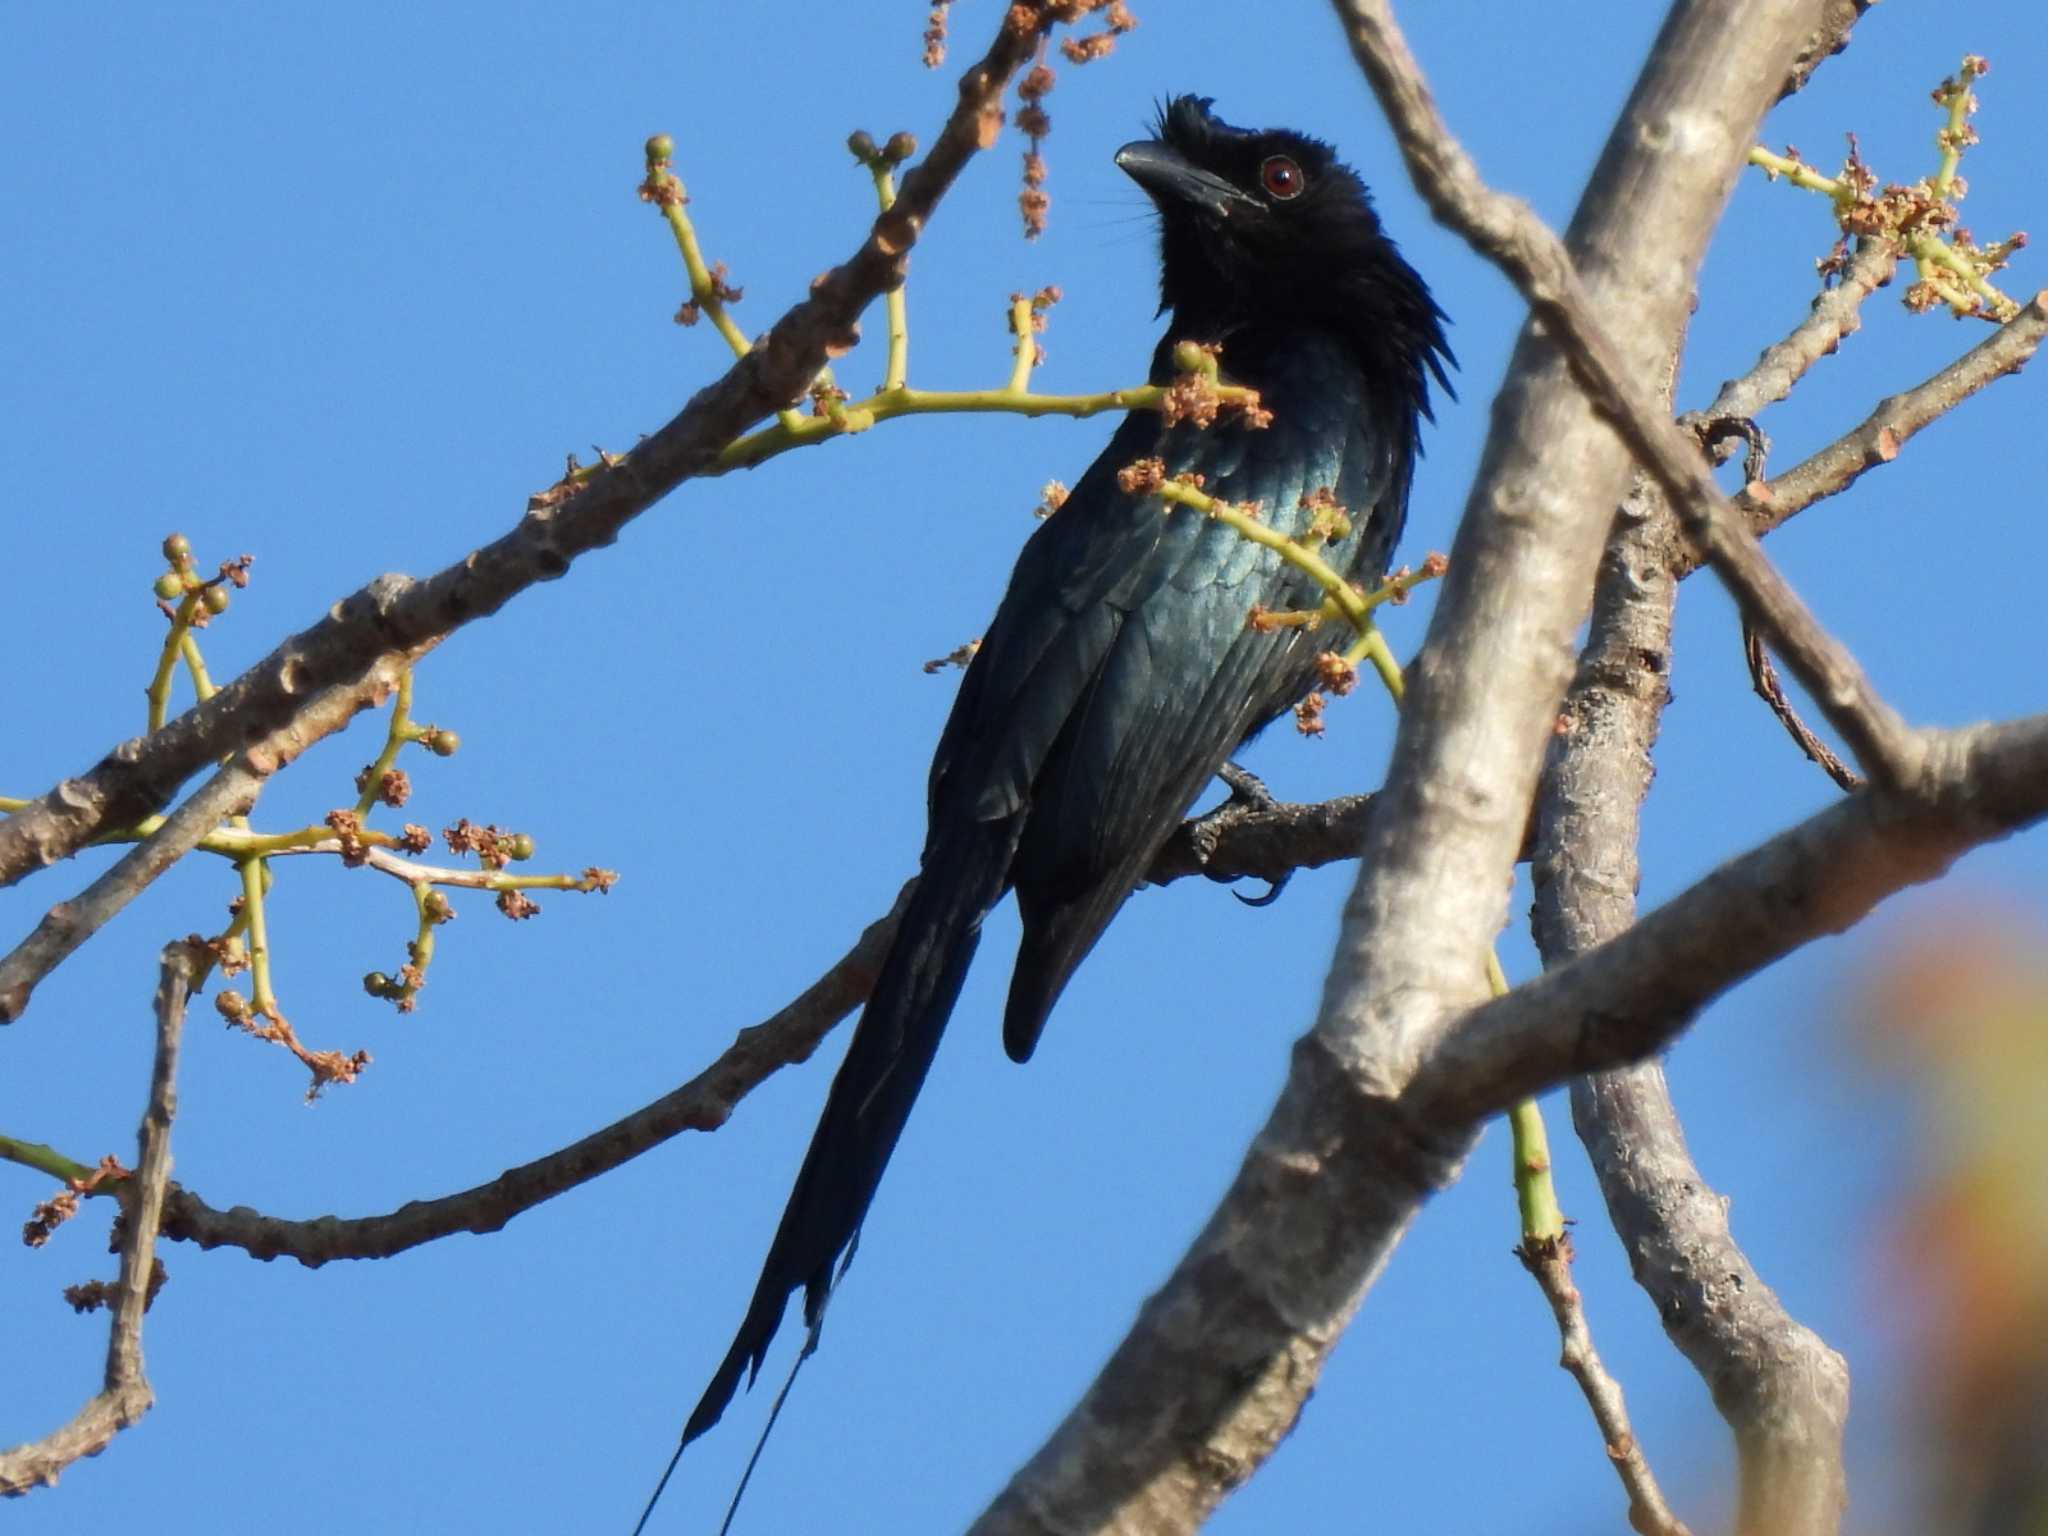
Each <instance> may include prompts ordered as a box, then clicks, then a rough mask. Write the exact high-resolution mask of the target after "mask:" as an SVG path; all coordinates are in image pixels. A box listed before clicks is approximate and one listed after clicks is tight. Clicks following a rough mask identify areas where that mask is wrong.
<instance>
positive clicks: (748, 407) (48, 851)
mask: <svg viewBox="0 0 2048 1536" xmlns="http://www.w3.org/2000/svg"><path fill="white" fill-rule="evenodd" d="M1055 13H1056V7H1055V6H1054V5H1053V4H1052V3H1051V0H1020V3H1018V4H1015V5H1011V6H1009V7H1007V9H1006V10H1005V13H1004V19H1003V21H1002V22H1001V23H1000V24H999V26H998V28H997V32H996V38H995V41H994V42H993V43H992V44H991V45H990V47H989V50H988V52H987V53H986V54H985V55H984V56H983V57H982V59H981V60H980V62H979V63H977V64H975V65H974V67H973V68H971V69H969V70H968V71H967V73H966V74H965V75H964V76H962V77H961V80H960V97H959V102H958V104H957V105H956V106H955V107H954V109H953V112H952V115H951V116H950V117H948V118H947V120H946V124H945V126H944V128H942V129H941V130H940V132H939V135H938V138H937V139H936V140H935V141H934V143H933V144H932V147H931V151H930V153H929V154H927V155H926V156H925V158H924V160H923V161H921V162H920V163H919V164H918V165H916V166H914V167H913V168H912V169H911V170H910V171H909V172H908V173H907V174H906V175H905V176H904V178H903V183H902V186H901V188H900V189H899V190H898V193H897V196H896V200H895V203H894V204H893V205H892V206H891V207H890V208H889V209H888V210H887V211H885V212H883V213H881V214H880V215H878V216H877V217H876V219H875V221H874V224H873V225H872V227H871V228H870V229H869V232H868V235H867V238H866V240H865V241H863V242H862V244H861V246H860V249H859V250H857V251H856V252H855V253H854V254H853V255H852V256H851V257H850V258H848V260H846V261H845V262H844V263H842V264H841V265H839V266H837V267H834V268H833V269H832V270H831V271H829V272H827V273H826V274H825V275H824V276H823V277H821V278H819V279H818V280H817V282H816V283H814V284H813V285H812V288H811V292H810V295H809V296H808V297H807V298H805V299H804V300H803V301H802V302H800V303H798V304H797V305H795V306H794V307H793V308H792V309H790V310H789V311H788V312H787V313H786V314H784V315H783V316H782V318H781V319H780V320H778V321H776V322H775V325H774V327H773V328H772V329H771V330H770V331H769V333H768V335H767V336H766V337H765V338H764V339H763V340H762V342H761V343H760V344H759V345H758V346H756V347H755V348H754V350H753V351H751V352H749V353H748V354H747V355H746V356H745V357H743V358H740V359H739V360H738V361H737V362H736V363H734V364H733V366H732V367H731V368H730V369H729V370H728V371H727V372H726V373H725V375H724V376H723V377H722V378H720V379H718V380H717V381H716V382H715V383H713V384H710V385H708V386H706V387H705V388H704V389H702V390H699V391H698V392H697V394H696V395H695V397H693V398H692V399H691V401H690V402H689V404H688V405H686V406H685V407H684V408H683V410H682V411H681V412H680V413H679V414H677V415H676V416H675V417H674V418H673V419H671V420H670V421H669V422H668V423H667V424H666V425H664V426H662V427H661V428H659V429H658V430H657V431H656V432H655V433H654V434H653V435H652V436H650V437H648V438H646V439H645V440H644V441H642V442H641V443H640V444H639V445H638V446H636V447H635V448H634V449H633V451H632V452H631V453H629V454H625V455H623V456H615V457H610V458H608V459H607V460H606V461H605V463H604V464H603V466H601V468H600V469H599V470H598V471H597V472H596V473H595V474H594V475H593V476H592V478H591V480H590V483H589V484H588V485H587V486H586V487H585V488H584V489H582V490H580V491H579V492H577V494H575V495H574V496H572V497H569V498H568V499H566V500H563V501H561V502H559V503H558V504H555V505H550V506H540V507H535V508H532V509H530V510H529V511H528V512H527V513H526V515H525V516H524V517H522V518H521V519H520V521H519V522H518V524H517V525H516V526H515V527H514V528H513V529H512V530H511V532H509V533H507V534H505V535H504V536H503V537H501V538H499V539H497V540H496V541H495V542H493V543H490V544H487V545H485V546H484V547H483V548H481V549H479V550H476V551H474V552H472V553H471V554H470V555H469V556H467V557H466V558H465V559H463V560H461V561H459V562H457V563H456V564H454V565H451V566H449V567H448V568H446V569H445V570H442V571H440V572H437V573H436V574H435V575H433V576H430V577H428V578H427V579H425V580H424V581H414V580H413V579H412V578H410V577H407V576H399V575H387V576H380V577H378V578H377V579H376V580H375V581H373V582H371V583H370V584H369V585H368V586H366V587H364V588H363V589H362V590H360V591H359V592H356V593H355V594H354V595H352V596H350V597H347V598H344V599H343V600H342V601H341V602H339V603H337V604H335V606H334V607H333V608H331V609H330V610H328V613H327V616H326V617H325V618H323V619H321V620H320V621H319V622H318V623H317V624H314V625H313V626H311V627H310V628H308V629H305V630H302V631H300V632H299V633H298V634H295V635H293V636H291V637H290V638H289V639H287V640H286V641H284V643H283V644H281V645H280V646H278V648H277V649H276V650H274V651H272V652H271V653H270V655H269V656H267V657H265V658H264V659H263V660H262V661H260V662H258V663H257V664H256V665H255V666H253V667H251V668H250V669H249V670H248V671H246V672H244V673H243V674H242V675H241V676H240V677H238V678H236V679H235V680H234V681H233V682H231V683H229V684H228V685H227V686H226V687H224V688H222V689H221V690H220V691H219V692H218V693H216V694H215V695H214V696H213V697H212V698H210V699H208V700H206V701H205V702H203V703H201V704H198V705H195V706H194V707H193V708H192V709H189V710H187V711H186V712H185V713H184V714H182V715H180V716H179V717H178V718H177V719H175V720H172V721H170V722H169V723H167V724H166V725H165V726H164V727H163V728H162V729H161V730H158V731H155V732H153V733H151V734H150V735H148V736H144V737H137V738H135V739H134V740H132V741H128V742H124V743H123V744H121V745H120V746H118V747H116V748H115V749H114V750H113V751H112V752H110V753H108V754H107V755H106V756H105V757H104V758H102V759H101V760H100V761H99V762H98V763H97V764H96V765H95V766H94V767H92V768H91V769H89V770H88V771H87V772H86V773H84V774H82V775H80V776H79V777H77V778H71V779H66V780H64V781H63V782H61V783H59V784H57V785H56V786H54V787H53V788H52V789H50V790H49V791H48V792H47V793H45V794H44V795H43V796H42V797H41V798H40V799H39V800H37V801H36V802H35V803H34V804H32V805H31V806H29V807H28V808H27V809H25V810H23V811H21V812H19V813H18V814H16V815H14V816H12V817H9V818H7V819H5V820H0V885H11V884H13V883H14V882H15V881H17V880H20V879H21V878H23V877H24V876H25V875H28V874H30V873H33V872H34V871H35V870H37V869H40V868H43V867H45V866H47V865H50V864H52V863H55V862H56V861H57V860H59V859H62V858H65V857H68V856H69V855H70V854H72V853H75V852H76V851H77V850H78V849H79V848H80V847H82V846H84V844H85V843H86V842H87V841H89V840H90V839H91V838H92V837H93V835H94V834H95V833H97V832H99V831H101V830H102V829H104V828H106V827H109V826H119V825H122V824H124V823H128V822H134V821H139V820H141V819H142V818H143V817H144V816H148V815H151V814H153V813H154V812H156V811H157V810H159V809H160V808H161V807H162V806H164V805H165V804H167V803H168V802H169V800H170V799H171V797H172V796H173V795H174V794H175V793H176V792H177V789H178V786H179V785H181V784H183V783H184V782H185V780H186V779H188V778H190V777H191V776H192V775H193V774H194V773H196V772H198V771H199V770H200V769H202V768H204V767H205V766H206V765H207V764H209V763H212V762H216V761H219V760H221V759H223V758H225V757H227V756H228V755H229V754H231V753H237V752H241V751H243V750H244V749H245V748H246V747H247V746H248V744H249V742H250V741H251V740H252V739H254V738H259V737H263V736H268V735H270V734H272V733H276V732H280V731H285V730H288V729H290V727H291V725H292V722H293V721H294V719H295V718H296V717H297V716H298V715H299V714H300V712H301V710H302V709H303V707H304V703H305V700H306V699H308V698H309V697H311V696H315V695H319V694H322V693H325V692H326V691H327V690H329V689H336V688H338V689H342V690H344V691H346V692H349V693H353V694H359V695H360V696H361V697H362V699H363V702H367V694H365V693H362V692H361V690H362V689H363V688H364V684H365V679H366V677H367V675H368V674H369V673H370V672H371V671H372V670H374V669H376V668H378V667H380V666H382V667H388V666H390V665H392V664H393V663H394V662H395V661H396V662H402V663H409V662H411V661H413V660H416V659H417V658H418V657H420V656H421V655H423V654H425V653H426V652H427V651H428V650H431V649H432V648H433V647H434V646H435V645H438V644H439V643H440V642H441V641H442V640H444V639H446V638H447V637H448V636H449V635H450V634H452V633H454V631H455V630H457V629H459V628H460V627H462V626H463V625H464V624H467V623H469V622H471V621H472V620H475V619H479V618H483V617H486V616H487V615H489V614H492V613H495V612H497V611H498V609H500V608H501V607H503V606H504V605H505V604H506V603H507V602H509V601H510V600H511V599H512V598H514V597H516V596H517V595H518V594H519V593H521V592H523V591H524V590H526V588H528V587H530V586H532V585H533V584H534V583H536V582H540V581H549V580H553V579H554V578H556V577H558V576H561V575H563V574H564V573H565V572H567V571H568V569H569V567H570V565H571V563H572V562H574V561H575V560H576V559H577V558H578V557H579V556H581V555H583V554H586V553H588V552H589V551H591V550H593V549H597V548H601V547H603V546H604V545H608V544H610V543H612V542H613V541H614V540H616V539H617V538H618V536H619V533H620V531H621V530H622V529H623V528H624V527H625V525H626V524H627V523H628V522H630V521H631V520H632V519H633V518H635V517H637V516H639V515H640V514H641V513H642V512H644V511H646V510H647V509H648V508H649V507H651V506H653V505H654V504H655V503H656V502H657V501H659V500H661V498H662V497H664V496H666V495H667V494H668V493H669V492H670V491H672V490H674V489H675V488H676V487H677V486H678V485H680V484H682V483H683V481H685V480H687V479H689V478H691V477H692V476H693V475H697V474H701V473H704V472H705V471H707V470H708V469H710V468H711V467H712V464H713V462H714V460H715V459H716V457H717V455H718V452H719V450H721V449H722V448H724V447H725V445H726V444H727V443H729V442H731V441H732V440H733V439H734V438H735V437H737V436H738V435H739V434H740V433H741V432H743V431H744V430H745V429H746V428H747V427H748V426H750V425H752V424H753V423H754V422H756V421H758V420H760V419H761V418H762V417H764V416H766V415H768V414H769V413H770V412H772V411H774V410H776V409H779V408H781V407H785V406H788V405H790V404H792V403H794V402H795V401H797V400H800V399H801V398H802V397H803V395H804V392H805V391H806V390H807V389H808V388H809V387H810V384H811V381H812V380H813V379H814V378H816V377H817V373H818V370H819V369H820V368H822V367H823V366H824V365H825V363H826V361H827V360H828V359H829V358H831V357H835V356H838V355H839V354H841V353H843V352H844V351H846V350H847V349H848V348H850V347H851V346H852V345H853V344H854V342H855V341H856V340H857V339H858V335H859V327H858V321H859V318H860V315H861V312H862V311H863V310H865V309H866V308H867V306H868V304H869V303H870V302H872V301H873V300H874V299H875V298H876V297H877V296H879V295H880V294H882V293H884V292H886V291H887V290H888V289H891V288H894V287H896V286H898V285H900V284H901V283H902V281H903V278H904V273H905V271H906V270H907V267H908V263H909V254H910V250H911V248H912V247H913V246H914V245H916V243H917V240H918V237H919V235H920V234H922V232H923V230H924V226H925V224H926V222H927V221H928V220H929V219H930V217H931V215H932V213H933V212H934V211H935V209H936V208H937V206H938V203H939V200H940V198H941V197H942V196H943V195H944V193H945V192H946V190H947V188H949V187H950V186H951V185H952V183H953V180H954V178H955V177H956V176H958V175H959V173H960V170H961V168H962V167H963V166H964V165H965V164H966V163H967V161H968V159H969V158H970V157H971V156H972V155H973V154H974V153H975V151H976V150H977V149H978V148H980V147H981V146H982V144H983V143H984V142H985V140H986V139H988V138H992V137H993V131H994V128H995V125H996V124H998V123H1000V121H1001V115H1002V98H1003V92H1004V90H1005V88H1006V87H1007V85H1008V83H1009V80H1010V77H1011V76H1012V75H1013V74H1014V73H1015V72H1016V70H1017V69H1018V68H1019V67H1020V66H1021V65H1022V64H1024V63H1025V62H1026V61H1027V60H1029V59H1030V57H1031V54H1032V51H1033V49H1034V47H1035V46H1036V44H1037V40H1038V37H1039V36H1040V34H1041V33H1043V32H1044V31H1045V30H1046V29H1047V28H1048V27H1050V26H1051V25H1052V24H1053V22H1054V20H1055V19H1056V15H1055ZM358 707H361V705H360V704H359V705H358ZM249 766H250V767H251V768H252V770H253V771H256V772H258V773H267V772H268V771H269V770H268V769H265V768H262V767H260V766H259V765H255V764H253V763H252V764H250V765H249Z"/></svg>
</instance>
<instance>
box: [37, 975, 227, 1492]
mask: <svg viewBox="0 0 2048 1536" xmlns="http://www.w3.org/2000/svg"><path fill="white" fill-rule="evenodd" d="M195 974H196V961H195V957H194V956H193V953H192V951H191V950H190V949H189V948H188V947H187V946H185V945H183V944H170V945H167V946H166V947H165V949H164V952H163V958H162V963H161V966H160V968H159V970H158V973H157V987H156V1061H155V1065H154V1066H153V1067H152V1069H151V1072H150V1082H149V1102H148V1105H147V1106H146V1107H145V1108H144V1110H143V1113H142V1126H141V1129H140V1130H139V1131H138V1132H137V1140H138V1141H139V1142H140V1144H141V1155H140V1156H139V1157H138V1158H137V1160H136V1165H135V1175H134V1177H133V1178H132V1179H128V1180H125V1181H123V1185H122V1189H123V1195H122V1221H123V1228H124V1230H123V1234H122V1242H121V1278H120V1279H119V1281H118V1282H116V1292H115V1294H116V1299H115V1302H114V1308H113V1318H112V1320H111V1322H110V1323H109V1324H108V1329H107V1368H106V1375H105V1379H104V1382H103V1384H102V1386H101V1388H100V1391H99V1393H98V1395H96V1396H95V1397H94V1398H93V1399H92V1400H91V1401H90V1402H88V1403H87V1404H86V1405H85V1407H84V1408H82V1409H80V1410H79V1412H78V1415H77V1417H75V1418H74V1419H72V1420H71V1422H70V1423H68V1424H66V1425H65V1426H64V1427H63V1428H61V1429H59V1430H56V1431H55V1432H54V1433H52V1434H49V1435H46V1436H44V1437H43V1438H42V1439H41V1440H37V1441H33V1442H31V1443H29V1444H27V1445H19V1446H16V1447H15V1448H14V1449H13V1450H10V1451H6V1452H4V1453H0V1493H4V1494H22V1493H27V1492H29V1491H30V1490H31V1489H34V1488H39V1487H49V1486H51V1485H53V1484H54V1483H55V1482H56V1481H57V1478H58V1475H59V1474H60V1473H61V1472H63V1470H64V1469H65V1468H66V1467H68V1466H70V1465H71V1464H72V1463H73V1462H75V1461H77V1460H79V1459H80V1458H81V1457H84V1456H97V1455H98V1454H99V1453H100V1452H101V1451H103V1450H105V1449H106V1448H107V1446H108V1445H109V1444H110V1443H111V1442H112V1441H113V1438H114V1436H115V1435H117V1434H119V1433H120V1432H121V1431H122V1430H124V1429H126V1428H127V1427H128V1426H129V1425H131V1424H133V1423H134V1422H135V1421H136V1420H137V1419H139V1418H141V1417H142V1415H143V1414H144V1413H146V1412H147V1411H148V1410H149V1406H150V1404H151V1403H152V1402H153V1401H154V1400H155V1394H154V1393H153V1392H152V1391H151V1390H150V1385H149V1380H148V1378H147V1377H146V1376H145V1375H144V1374H143V1369H142V1314H143V1313H144V1312H145V1311H146V1310H148V1307H149V1300H150V1296H151V1295H152V1293H153V1291H154V1289H155V1287H154V1285H153V1284H152V1280H153V1279H154V1277H155V1275H156V1272H157V1261H156V1239H157V1227H158V1223H159V1221H160V1219H161V1217H162V1215H163V1208H164V1190H165V1186H166V1185H167V1184H168V1182H169V1180H170V1176H171V1121H172V1119H173V1118H174V1117H175V1116H176V1114H177V1112H178V1088H177V1082H178V1041H179V1037H180V1034H181V1033H182V1031H183V1029H184V1025H185V1002H186V999H187V998H188V997H189V996H190V994H191V990H192V978H193V976H194V975H195Z"/></svg>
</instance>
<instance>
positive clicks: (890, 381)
mask: <svg viewBox="0 0 2048 1536" xmlns="http://www.w3.org/2000/svg"><path fill="white" fill-rule="evenodd" d="M868 171H869V173H870V174H872V175H873V176H874V178H875V201H876V202H877V203H879V204H880V205H881V209H882V212H884V213H887V212H888V211H889V210H890V209H891V208H893V207H895V206H896V177H895V174H894V172H893V171H892V170H891V168H890V165H889V162H888V161H886V160H882V159H876V160H873V161H870V162H869V164H868ZM883 304H884V306H885V308H886V310H887V312H888V316H889V362H888V366H887V368H886V369H885V370H884V372H883V374H882V393H884V394H887V393H888V392H889V391H891V390H894V389H901V388H902V387H903V386H904V385H905V384H906V383H907V382H908V381H909V378H910V311H909V306H908V302H907V300H906V299H905V296H904V292H903V285H902V284H901V283H898V284H897V285H896V286H895V287H894V288H891V289H890V290H889V291H888V293H887V294H885V295H884V296H883Z"/></svg>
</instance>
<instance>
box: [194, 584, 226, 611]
mask: <svg viewBox="0 0 2048 1536" xmlns="http://www.w3.org/2000/svg"><path fill="white" fill-rule="evenodd" d="M199 601H200V602H201V603H203V604H204V605H205V607H206V611H207V612H208V613H226V612H227V611H228V589H227V588H226V587H224V586H222V585H220V584H219V583H218V582H216V583H215V584H214V585H213V586H210V587H201V588H200V589H199Z"/></svg>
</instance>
